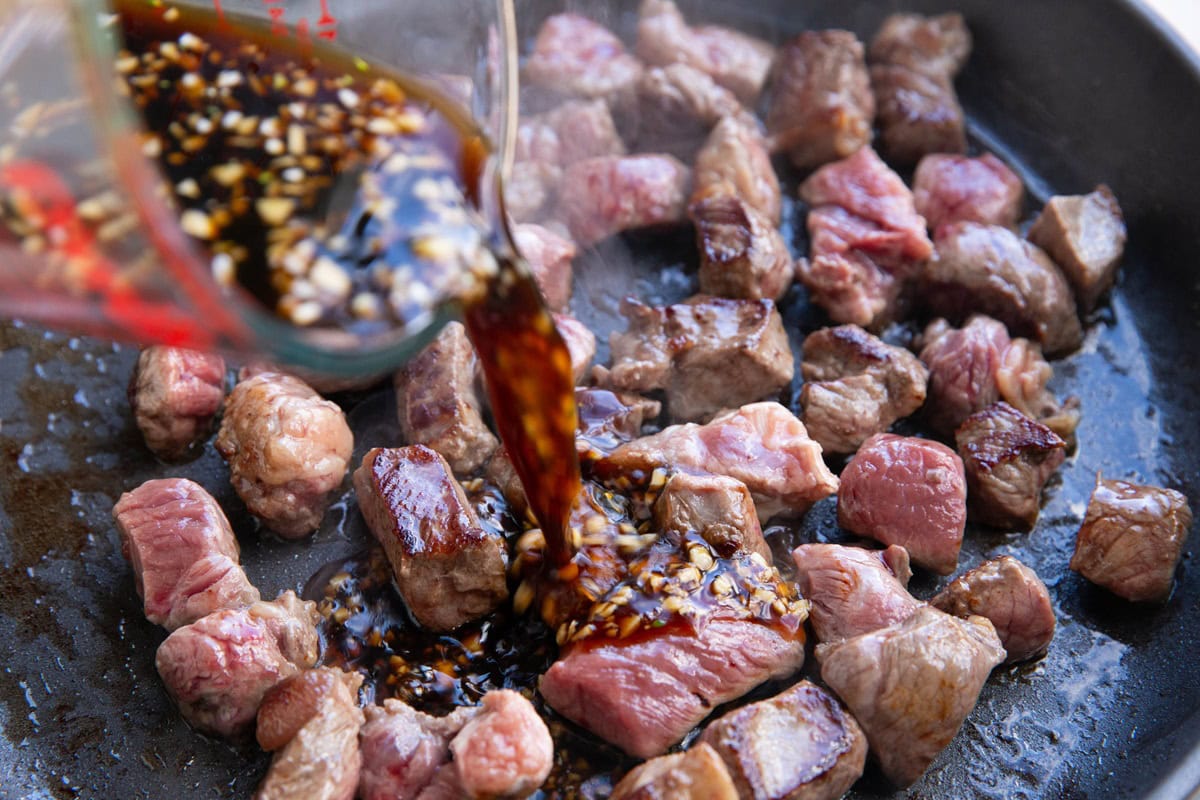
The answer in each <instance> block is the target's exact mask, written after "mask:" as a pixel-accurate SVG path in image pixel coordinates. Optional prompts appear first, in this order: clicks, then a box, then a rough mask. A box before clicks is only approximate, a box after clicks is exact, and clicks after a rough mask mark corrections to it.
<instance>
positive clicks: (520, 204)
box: [504, 122, 562, 222]
mask: <svg viewBox="0 0 1200 800" xmlns="http://www.w3.org/2000/svg"><path fill="white" fill-rule="evenodd" d="M538 148H541V149H543V150H548V151H551V152H552V153H553V155H552V156H546V157H543V158H539V157H534V156H531V155H527V153H529V152H530V151H535V152H536V150H537V149H538ZM558 148H559V144H558V135H557V134H556V133H554V131H553V130H552V129H551V128H550V126H548V125H545V124H543V123H540V122H538V123H535V124H525V123H522V124H521V127H520V128H519V129H518V131H517V147H516V156H515V159H514V161H513V165H512V169H511V170H510V172H509V176H508V180H507V181H505V183H504V210H505V211H506V212H508V214H509V216H511V217H512V218H513V219H514V220H515V221H517V222H533V221H536V220H542V219H544V218H545V217H546V214H547V208H548V207H549V206H550V201H551V199H552V198H554V197H555V195H557V194H558V185H559V183H560V182H561V181H562V167H561V166H560V165H559V163H558Z"/></svg>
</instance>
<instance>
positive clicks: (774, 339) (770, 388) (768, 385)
mask: <svg viewBox="0 0 1200 800" xmlns="http://www.w3.org/2000/svg"><path fill="white" fill-rule="evenodd" d="M621 311H622V313H623V314H624V315H625V317H626V318H627V319H628V320H629V329H628V330H627V331H626V332H625V333H614V334H613V335H612V337H611V339H610V342H609V344H610V347H611V350H612V359H613V367H612V369H611V370H610V371H609V372H608V373H607V374H605V375H603V376H602V377H603V381H601V383H602V384H603V385H606V386H609V387H612V388H614V389H619V390H622V391H630V392H647V391H653V390H655V389H663V390H665V391H666V395H667V410H668V411H669V412H670V414H671V418H672V419H676V420H703V419H707V418H709V417H711V416H712V415H713V414H714V413H716V412H718V411H721V410H723V409H726V408H733V407H737V406H740V405H742V404H744V403H748V402H752V401H754V400H761V399H763V398H765V397H770V396H772V395H775V394H778V392H779V391H780V390H782V389H783V388H784V387H785V386H787V385H788V384H789V383H791V381H792V376H793V373H794V370H795V365H794V363H793V360H792V351H791V347H790V345H789V344H788V338H787V332H786V331H785V330H784V329H783V318H782V317H780V316H779V311H777V310H776V308H775V304H774V303H772V302H771V301H770V300H728V299H725V298H720V297H707V296H705V295H697V296H695V297H692V298H690V299H689V300H687V301H685V302H683V303H678V304H676V305H673V306H645V305H642V304H641V303H639V302H638V301H636V300H633V299H632V298H630V299H626V300H625V301H624V302H622V305H621Z"/></svg>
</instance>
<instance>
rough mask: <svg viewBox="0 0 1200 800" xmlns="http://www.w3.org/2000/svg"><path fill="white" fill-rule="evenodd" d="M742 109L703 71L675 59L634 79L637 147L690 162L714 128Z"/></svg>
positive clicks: (728, 93) (736, 100)
mask: <svg viewBox="0 0 1200 800" xmlns="http://www.w3.org/2000/svg"><path fill="white" fill-rule="evenodd" d="M741 111H742V106H741V104H740V103H739V102H738V99H737V97H736V96H735V95H734V94H733V92H731V91H729V90H728V89H726V88H725V87H724V86H720V85H718V84H717V83H715V82H714V81H713V79H712V78H711V77H709V75H708V73H706V72H701V71H700V70H698V69H695V68H693V67H689V66H688V65H687V64H678V63H677V64H668V65H667V66H665V67H654V68H652V69H648V70H646V71H645V72H644V73H643V74H642V78H641V80H640V81H638V115H637V143H638V147H637V149H638V150H639V151H641V152H643V153H668V154H670V155H673V156H675V157H676V158H678V159H680V160H682V161H685V162H690V161H691V160H692V159H693V158H694V157H695V155H696V150H698V149H699V147H700V145H702V144H703V143H704V140H705V139H707V138H708V133H709V131H711V130H712V128H713V126H714V125H716V124H717V123H718V122H719V121H720V120H721V119H722V118H723V117H728V116H732V115H734V114H738V113H741Z"/></svg>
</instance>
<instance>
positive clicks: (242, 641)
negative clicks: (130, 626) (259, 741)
mask: <svg viewBox="0 0 1200 800" xmlns="http://www.w3.org/2000/svg"><path fill="white" fill-rule="evenodd" d="M319 619H320V617H319V615H318V614H317V607H316V604H315V603H312V602H309V601H301V600H299V599H298V598H297V597H296V595H295V593H293V592H290V591H288V592H284V593H283V594H281V595H280V596H279V598H278V599H276V600H275V601H273V602H270V603H265V602H258V603H254V604H253V605H251V606H250V607H248V608H242V609H225V610H222V611H217V612H214V613H212V614H209V615H208V616H207V617H204V618H203V619H200V620H197V621H196V622H193V623H192V624H191V625H185V626H184V627H182V628H179V629H178V630H176V631H175V632H174V633H172V634H171V635H170V636H168V637H167V638H166V641H164V642H163V643H162V644H161V645H160V646H159V648H158V653H157V654H156V655H155V658H154V662H155V666H156V667H157V668H158V674H159V676H161V677H162V681H163V686H164V687H165V688H166V690H167V694H169V695H170V696H171V699H173V700H174V701H175V702H176V703H177V704H178V705H179V711H180V713H181V714H182V715H183V718H184V719H186V720H187V721H188V723H189V724H190V725H191V726H192V727H193V728H196V729H197V730H199V731H202V732H204V733H208V734H212V735H213V736H228V737H231V736H236V735H238V734H240V733H242V732H244V731H246V730H247V729H248V728H249V727H250V726H251V725H252V723H253V722H254V716H255V714H257V713H258V706H259V703H261V702H262V699H263V695H265V694H266V693H267V690H268V689H270V688H271V687H272V686H274V685H275V684H277V683H279V682H280V681H281V680H283V679H285V678H289V677H291V676H292V675H295V674H296V673H297V672H300V671H302V670H306V669H309V668H310V667H312V666H313V665H315V664H316V663H317V647H318V639H317V629H316V623H317V621H318V620H319Z"/></svg>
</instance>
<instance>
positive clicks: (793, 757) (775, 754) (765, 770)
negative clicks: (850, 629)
mask: <svg viewBox="0 0 1200 800" xmlns="http://www.w3.org/2000/svg"><path fill="white" fill-rule="evenodd" d="M700 743H701V744H707V745H709V746H711V747H712V748H713V749H714V750H716V752H717V754H718V755H719V756H720V757H721V759H722V760H723V761H724V762H725V766H726V767H727V768H728V770H729V774H730V776H731V777H732V778H733V781H734V783H735V784H736V785H737V789H738V796H739V797H744V798H761V800H784V798H788V800H836V798H839V797H841V796H842V795H843V794H845V793H846V792H847V791H848V790H849V789H850V787H851V786H852V785H853V784H854V782H855V781H857V780H858V779H859V777H860V776H861V775H862V772H863V765H864V764H865V763H866V760H867V740H866V737H865V736H863V732H862V729H861V728H859V727H858V723H857V722H855V721H854V717H852V716H850V715H849V714H847V713H846V712H845V711H844V710H843V709H842V707H841V705H840V704H839V703H838V701H837V700H835V699H834V698H833V696H831V695H830V694H829V693H828V692H826V691H825V690H824V689H822V688H820V687H818V686H816V685H815V684H813V683H810V682H809V681H800V682H799V683H797V684H796V685H795V686H793V687H792V688H790V689H788V690H787V691H786V692H783V693H781V694H777V695H775V696H774V697H772V698H770V699H769V700H761V701H759V702H757V703H751V704H750V705H747V706H742V707H741V708H739V709H736V710H734V711H730V712H729V713H728V714H725V715H724V716H722V717H719V718H718V719H717V720H716V721H715V722H712V723H710V724H709V726H708V727H707V728H705V730H704V733H703V734H702V735H701V736H700Z"/></svg>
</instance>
